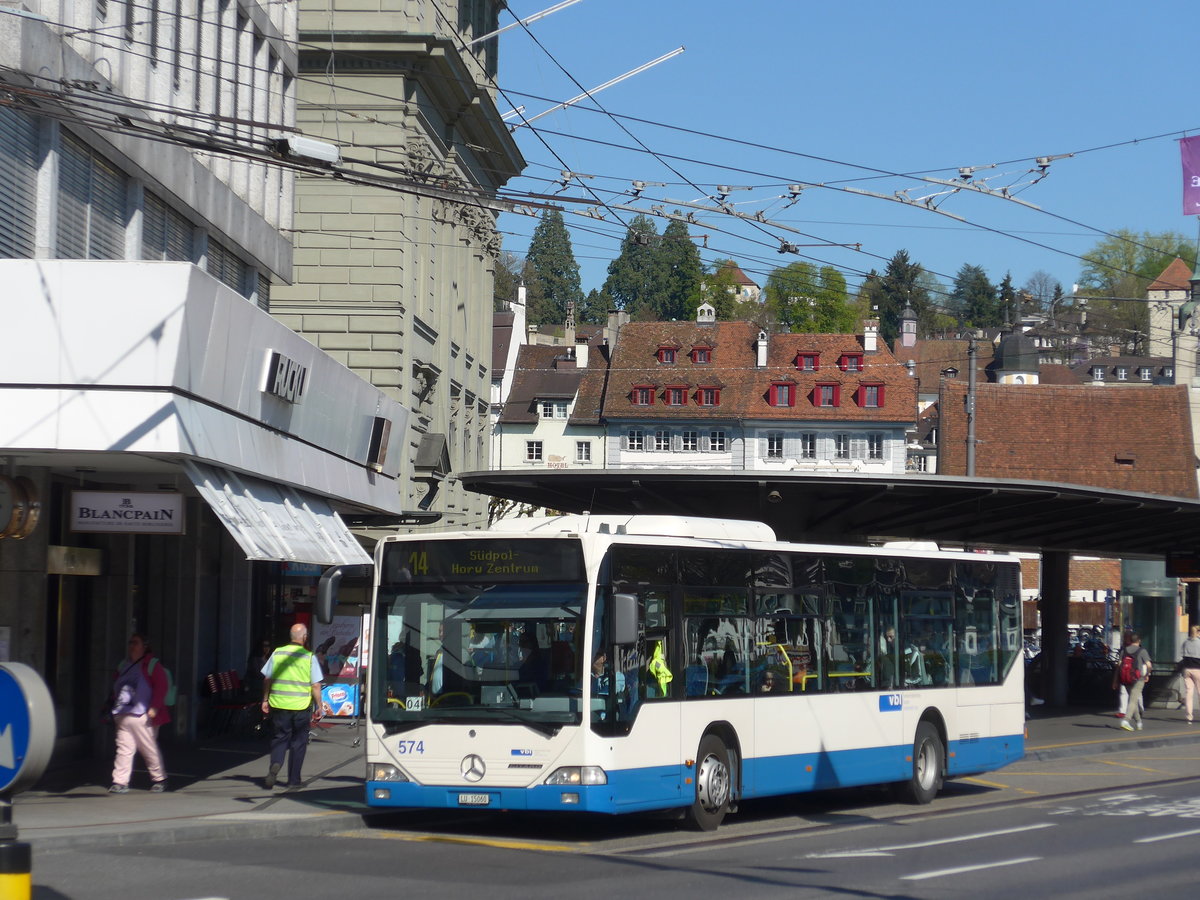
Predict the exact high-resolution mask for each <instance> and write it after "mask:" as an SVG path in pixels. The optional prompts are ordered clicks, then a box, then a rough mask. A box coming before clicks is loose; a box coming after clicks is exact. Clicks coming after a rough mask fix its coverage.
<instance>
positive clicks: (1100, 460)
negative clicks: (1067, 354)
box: [938, 382, 1200, 499]
mask: <svg viewBox="0 0 1200 900" xmlns="http://www.w3.org/2000/svg"><path fill="white" fill-rule="evenodd" d="M966 391H967V386H966V385H965V384H961V383H956V382H947V383H946V384H945V385H944V386H943V389H942V396H941V399H940V406H941V433H940V436H939V437H940V440H939V444H938V472H939V473H940V474H943V475H964V474H966V431H967V423H966V412H965V409H966V403H965V399H966ZM975 410H976V416H975V440H976V446H975V474H976V475H977V476H980V477H982V478H1016V479H1029V480H1036V481H1057V482H1063V483H1067V484H1082V485H1089V486H1092V487H1099V488H1108V489H1112V490H1122V491H1134V492H1140V493H1149V494H1160V495H1163V496H1174V497H1188V498H1192V499H1196V498H1200V491H1198V490H1197V486H1196V457H1195V453H1194V451H1193V448H1192V424H1191V415H1190V412H1189V410H1188V399H1187V388H1186V387H1184V386H1183V385H1165V386H1153V385H1136V384H1134V385H1122V386H1119V387H1117V386H1114V387H1109V386H1099V385H1058V384H1031V385H1005V384H984V385H978V386H977V387H976V392H975Z"/></svg>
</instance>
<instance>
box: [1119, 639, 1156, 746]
mask: <svg viewBox="0 0 1200 900" xmlns="http://www.w3.org/2000/svg"><path fill="white" fill-rule="evenodd" d="M1126 660H1128V662H1126ZM1150 671H1151V666H1150V654H1149V653H1147V652H1146V649H1145V648H1144V647H1143V646H1142V638H1141V636H1140V635H1139V634H1138V633H1137V632H1136V631H1135V632H1133V633H1131V634H1130V635H1129V643H1128V644H1126V645H1125V649H1124V650H1123V651H1121V668H1120V669H1118V670H1117V672H1118V676H1119V677H1120V680H1121V683H1122V684H1126V685H1128V686H1129V709H1128V713H1127V715H1126V716H1125V720H1124V721H1123V722H1121V728H1123V729H1124V730H1125V731H1141V730H1142V691H1143V690H1145V687H1146V682H1147V681H1148V680H1149V678H1150Z"/></svg>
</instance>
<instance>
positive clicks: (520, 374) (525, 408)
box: [500, 344, 584, 425]
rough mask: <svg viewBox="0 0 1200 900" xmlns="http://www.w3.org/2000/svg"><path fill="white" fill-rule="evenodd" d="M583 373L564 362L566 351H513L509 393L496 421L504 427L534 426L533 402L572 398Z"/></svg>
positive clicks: (535, 347) (570, 362) (537, 348)
mask: <svg viewBox="0 0 1200 900" xmlns="http://www.w3.org/2000/svg"><path fill="white" fill-rule="evenodd" d="M583 372H584V370H583V369H580V368H578V367H577V366H576V364H575V361H574V360H573V359H568V358H567V348H566V347H553V346H548V345H538V344H526V345H525V346H523V347H521V348H520V349H518V350H517V362H516V365H515V367H514V370H513V383H512V389H511V390H510V391H509V394H508V401H507V402H506V403H505V404H504V409H503V411H501V413H500V421H501V422H502V423H504V424H506V425H511V424H514V423H520V424H528V423H532V422H536V421H537V420H538V410H537V407H536V403H537V401H538V400H540V399H561V400H569V399H570V398H572V397H574V396H575V392H576V390H577V389H578V387H579V382H580V381H581V380H582V378H583Z"/></svg>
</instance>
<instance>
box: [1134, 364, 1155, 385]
mask: <svg viewBox="0 0 1200 900" xmlns="http://www.w3.org/2000/svg"><path fill="white" fill-rule="evenodd" d="M1137 373H1138V378H1140V379H1141V380H1142V381H1153V380H1154V370H1153V369H1152V368H1150V367H1149V366H1139V367H1138V370H1137Z"/></svg>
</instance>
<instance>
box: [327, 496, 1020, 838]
mask: <svg viewBox="0 0 1200 900" xmlns="http://www.w3.org/2000/svg"><path fill="white" fill-rule="evenodd" d="M374 579H375V590H374V597H373V615H372V621H371V637H370V641H371V646H372V651H371V660H372V662H371V664H370V666H369V672H368V678H367V722H366V762H367V775H366V801H367V803H368V804H369V805H370V806H373V807H410V808H411V807H424V808H439V809H446V808H454V809H484V810H560V811H580V812H591V813H608V814H616V813H633V812H646V811H652V810H677V811H679V812H680V813H682V814H683V816H685V817H686V818H687V819H688V820H689V821H690V822H691V823H692V824H693V825H694V826H695V827H698V828H700V829H703V830H711V829H715V828H716V827H717V826H718V825H719V824H720V822H721V821H722V820H723V818H724V817H725V816H726V815H727V814H728V813H732V812H735V811H736V809H737V806H738V803H739V802H740V801H742V800H746V799H750V798H756V797H766V796H771V795H781V794H793V793H799V792H805V791H816V790H825V789H831V788H845V787H850V786H860V785H890V786H893V787H894V788H895V790H896V792H897V794H898V795H900V796H903V797H904V798H907V799H908V800H909V801H911V802H915V803H928V802H930V801H931V800H933V798H934V797H935V796H936V794H937V793H938V791H939V790H940V789H941V787H942V784H943V780H944V779H945V778H947V777H955V776H962V775H968V774H973V773H981V772H986V771H989V770H993V769H996V768H998V767H1000V766H1003V765H1006V764H1007V763H1010V762H1012V761H1014V760H1016V759H1018V758H1020V757H1021V755H1022V754H1023V752H1024V728H1025V712H1024V709H1025V704H1024V685H1023V664H1022V653H1021V649H1022V642H1021V602H1020V571H1019V566H1018V563H1017V562H1016V560H1015V559H1013V558H1011V557H1009V556H1006V555H1000V554H991V553H966V552H954V551H941V550H936V549H935V550H903V549H894V548H891V547H883V548H880V547H866V546H862V547H857V546H823V545H817V544H793V543H784V542H780V541H778V540H776V537H775V534H774V532H773V531H772V530H771V528H769V527H768V526H766V525H764V524H761V523H756V522H745V521H735V520H722V519H703V518H684V517H674V516H642V515H633V516H612V515H603V516H602V515H570V516H560V517H553V518H544V519H529V518H522V519H519V520H515V521H501V522H499V523H498V524H497V525H496V526H494V527H493V528H491V529H489V530H487V531H471V532H458V533H438V534H426V535H413V536H390V537H387V538H385V539H383V540H382V541H381V542H380V543H379V544H378V546H377V548H376V553H375V568H374ZM331 584H332V590H327V591H326V592H325V593H326V597H325V600H324V601H323V602H325V603H328V602H329V598H330V596H336V584H337V579H336V578H335V579H332V581H331Z"/></svg>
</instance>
